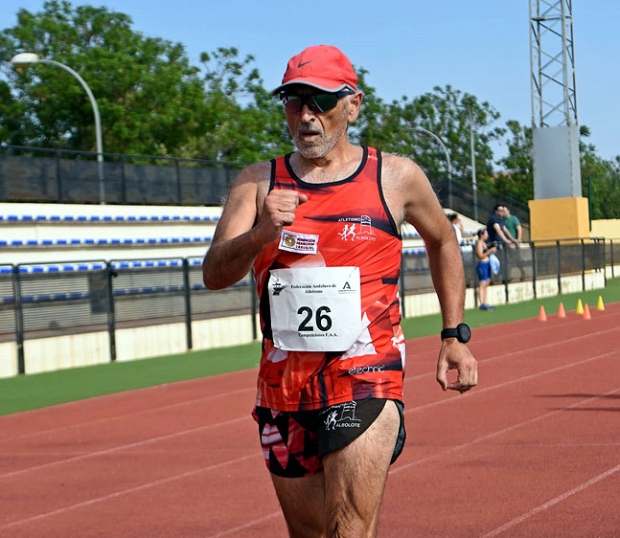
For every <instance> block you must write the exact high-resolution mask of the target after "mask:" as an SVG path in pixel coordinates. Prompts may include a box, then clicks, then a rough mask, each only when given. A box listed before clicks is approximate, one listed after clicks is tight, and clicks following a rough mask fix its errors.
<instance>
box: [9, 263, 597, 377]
mask: <svg viewBox="0 0 620 538" xmlns="http://www.w3.org/2000/svg"><path fill="white" fill-rule="evenodd" d="M604 285H605V279H604V275H603V274H602V273H591V274H588V275H586V289H599V288H603V287H604ZM581 289H582V280H581V276H580V275H578V276H570V277H564V278H562V292H563V293H574V292H579V291H581ZM508 290H509V297H510V302H511V303H514V302H518V301H526V300H531V299H533V298H534V296H533V292H532V286H531V282H515V283H512V284H509V286H508ZM536 292H537V297H539V298H542V297H552V296H555V295H557V294H558V285H557V279H547V280H540V281H538V282H537V284H536ZM489 302H490V303H491V304H495V305H501V304H504V303H505V302H506V296H505V288H504V286H502V285H498V286H491V287H490V288H489ZM474 307H475V304H474V290H473V289H468V290H467V295H466V308H467V309H471V308H474ZM405 309H406V312H407V313H408V314H407V317H417V316H423V315H429V314H436V313H439V311H440V309H439V301H438V300H437V296H436V295H435V294H434V293H427V294H421V295H411V296H408V297H406V298H405ZM254 323H255V324H256V326H257V327H258V320H257V319H255V320H254ZM192 334H193V344H194V350H195V351H196V350H201V349H213V348H221V347H229V346H234V345H241V344H248V343H250V342H252V341H253V339H252V318H251V316H236V317H230V318H220V319H211V320H201V321H195V322H193V323H192ZM109 344H110V343H109V336H108V333H107V332H97V333H86V334H75V335H66V336H57V337H52V338H40V339H31V340H27V341H26V342H24V354H25V357H26V373H27V374H34V373H39V372H48V371H51V370H58V369H63V368H74V367H78V366H87V365H93V364H103V363H106V362H109V357H110V348H109ZM116 351H117V360H118V361H119V362H120V361H131V360H138V359H144V358H148V357H156V356H162V355H173V354H179V353H185V352H186V351H187V346H186V334H185V325H184V324H182V323H175V324H170V325H154V326H151V327H137V328H132V329H120V330H118V331H117V332H116ZM15 375H17V349H16V345H15V344H14V343H3V344H0V377H12V376H15Z"/></svg>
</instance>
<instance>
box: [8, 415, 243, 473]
mask: <svg viewBox="0 0 620 538" xmlns="http://www.w3.org/2000/svg"><path fill="white" fill-rule="evenodd" d="M245 421H252V418H251V417H250V416H249V415H248V416H247V417H242V418H235V419H232V420H227V421H226V422H218V423H217V424H207V425H205V426H198V427H197V428H191V429H189V430H182V431H179V432H175V433H170V434H167V435H160V436H159V437H152V438H150V439H144V440H142V441H136V442H135V443H129V444H125V445H119V446H115V447H112V448H107V449H105V450H97V451H96V452H88V453H86V454H81V455H79V456H73V457H70V458H65V459H62V460H58V461H52V462H49V463H43V464H41V465H35V466H34V467H28V468H26V469H20V470H19V471H12V472H10V473H5V474H2V475H0V480H2V479H4V478H13V477H15V476H17V475H20V474H25V473H29V472H31V471H40V470H42V469H49V468H50V467H56V466H58V465H63V464H65V463H74V462H76V461H82V460H86V459H89V458H96V457H98V456H103V455H105V454H111V453H113V452H118V451H121V450H126V449H131V448H136V447H139V446H145V445H149V444H151V443H157V442H159V441H165V440H168V439H173V438H174V437H180V436H182V435H189V434H191V433H197V432H200V431H204V430H208V429H210V428H213V427H216V426H218V427H219V426H229V425H231V424H236V423H238V422H245Z"/></svg>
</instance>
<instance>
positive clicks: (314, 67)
mask: <svg viewBox="0 0 620 538" xmlns="http://www.w3.org/2000/svg"><path fill="white" fill-rule="evenodd" d="M293 84H305V85H306V86H312V87H314V88H318V89H319V90H323V91H326V92H339V91H340V90H343V89H345V88H347V87H348V88H351V89H353V90H356V89H357V75H356V74H355V71H354V69H353V66H352V65H351V62H350V61H349V58H347V57H346V56H345V55H344V54H343V52H342V51H341V50H340V49H338V48H337V47H334V46H332V45H317V46H314V47H308V48H307V49H305V50H303V51H301V52H300V53H299V54H297V55H296V56H293V57H292V58H291V59H290V60H289V61H288V65H287V66H286V72H285V73H284V76H283V77H282V84H280V86H278V87H277V88H276V89H275V90H273V92H271V93H272V95H277V94H278V93H280V92H281V91H282V90H283V89H284V88H286V87H287V86H291V85H293Z"/></svg>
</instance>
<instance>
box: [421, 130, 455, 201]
mask: <svg viewBox="0 0 620 538" xmlns="http://www.w3.org/2000/svg"><path fill="white" fill-rule="evenodd" d="M413 129H414V130H416V131H419V132H421V133H425V134H427V135H429V136H432V137H433V138H434V139H435V140H436V141H437V143H438V144H439V145H440V146H441V149H443V152H444V154H445V155H446V164H447V172H448V206H449V207H452V163H451V162H450V154H449V153H448V148H446V145H445V144H444V143H443V140H442V139H441V138H439V137H438V136H437V135H436V134H435V133H433V132H432V131H429V130H428V129H425V128H424V127H418V126H417V125H414V127H413Z"/></svg>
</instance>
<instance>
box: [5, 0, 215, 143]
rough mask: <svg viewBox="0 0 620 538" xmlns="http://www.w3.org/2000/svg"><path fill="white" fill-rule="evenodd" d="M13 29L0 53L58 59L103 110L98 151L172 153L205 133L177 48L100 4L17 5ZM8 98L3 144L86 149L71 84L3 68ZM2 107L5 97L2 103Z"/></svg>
mask: <svg viewBox="0 0 620 538" xmlns="http://www.w3.org/2000/svg"><path fill="white" fill-rule="evenodd" d="M17 19H18V20H17V25H16V26H15V27H13V28H9V29H6V30H4V31H3V32H2V33H1V34H0V56H2V57H5V58H10V57H12V56H13V55H14V54H16V53H18V52H21V51H26V52H34V53H36V54H38V55H39V56H40V57H41V58H44V59H45V58H47V59H52V60H55V61H57V62H60V63H63V64H65V65H67V66H69V67H71V68H72V69H73V70H75V71H76V72H78V73H79V74H80V76H82V78H83V79H84V80H85V81H86V82H87V84H88V85H89V87H90V88H91V90H92V92H93V94H94V96H95V98H96V101H97V105H98V107H99V110H100V114H101V123H102V132H103V140H104V151H106V152H113V153H125V154H143V155H152V154H157V153H161V152H162V149H163V150H165V152H167V153H173V152H175V151H176V149H177V148H179V147H181V146H182V144H183V143H184V142H185V139H186V137H187V136H189V135H192V134H194V135H195V134H197V133H200V132H202V131H204V128H203V118H204V115H205V94H204V88H203V84H202V81H201V80H200V77H199V75H198V69H197V68H195V67H192V66H191V65H190V63H189V61H188V59H187V57H186V54H185V51H184V48H183V46H182V45H180V44H178V43H171V42H169V41H166V40H163V39H159V38H147V37H144V36H143V35H141V34H140V33H137V32H134V31H133V30H132V28H131V25H132V21H131V18H130V17H129V16H127V15H124V14H122V13H116V12H112V11H109V10H108V9H107V8H105V7H101V8H96V7H92V6H87V5H84V6H77V7H75V8H73V7H72V6H71V4H70V3H69V2H67V1H61V2H59V1H47V2H45V3H44V4H43V11H41V12H39V13H31V12H29V11H27V10H25V9H20V10H19V12H18V14H17ZM6 76H7V79H8V80H9V82H10V84H11V87H12V88H14V90H15V98H14V100H13V101H12V102H10V101H9V103H8V104H7V105H6V107H7V108H8V112H5V114H7V115H8V116H9V117H10V118H13V119H14V118H15V117H17V116H18V115H19V116H21V121H20V124H19V126H18V128H17V129H16V130H12V131H11V132H9V133H0V136H2V137H3V138H2V140H3V141H5V142H8V143H10V144H17V143H18V144H27V145H33V146H42V147H59V148H70V149H79V150H84V151H94V150H95V149H96V148H95V147H94V146H95V143H94V141H95V135H94V117H93V112H92V108H91V104H90V101H89V100H88V98H87V96H86V95H85V93H84V90H83V88H82V87H81V86H80V85H79V83H78V81H77V80H75V79H74V78H72V77H71V75H70V74H68V73H66V72H65V71H64V70H62V69H59V68H58V67H56V66H53V65H46V64H37V65H33V66H29V67H26V68H20V69H17V70H12V69H11V70H7V71H6ZM3 101H4V100H3Z"/></svg>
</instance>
